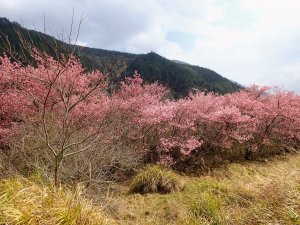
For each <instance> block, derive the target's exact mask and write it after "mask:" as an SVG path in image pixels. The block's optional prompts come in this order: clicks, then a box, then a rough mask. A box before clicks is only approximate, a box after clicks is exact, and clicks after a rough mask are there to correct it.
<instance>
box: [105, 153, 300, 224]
mask: <svg viewBox="0 0 300 225" xmlns="http://www.w3.org/2000/svg"><path fill="white" fill-rule="evenodd" d="M148 179H150V178H148ZM181 179H183V180H184V181H185V188H184V190H183V191H182V192H173V193H171V194H168V195H160V194H157V193H153V194H148V195H140V194H134V195H127V194H126V193H124V195H120V196H118V197H115V198H113V199H111V203H110V206H114V212H115V215H117V217H116V218H117V219H118V221H120V222H121V224H145V225H146V224H172V225H173V224H174V225H175V224H180V225H184V224H190V225H198V224H215V225H216V224H241V225H242V224H243V225H244V224H251V225H252V224H300V155H295V154H292V155H289V156H285V157H282V156H281V157H278V158H275V159H273V160H270V161H265V162H251V163H249V162H244V163H241V164H229V165H227V166H226V167H224V168H219V169H218V170H215V171H214V172H212V173H211V174H210V176H200V177H181Z"/></svg>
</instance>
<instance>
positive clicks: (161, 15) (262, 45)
mask: <svg viewBox="0 0 300 225" xmlns="http://www.w3.org/2000/svg"><path fill="white" fill-rule="evenodd" d="M73 8H74V28H73V31H74V32H73V38H75V35H76V32H75V31H76V30H77V28H78V23H79V20H80V17H81V15H83V16H84V21H83V23H82V25H81V27H80V34H79V38H78V41H77V43H78V44H80V45H83V46H89V47H95V48H102V49H108V50H117V51H123V52H131V53H148V52H150V51H154V52H156V53H158V54H160V55H162V56H164V57H166V58H168V59H177V60H181V61H184V62H187V63H190V64H193V65H199V66H202V67H206V68H209V69H212V70H214V71H216V72H217V73H219V74H221V75H222V76H224V77H226V78H229V79H231V80H234V81H236V82H238V83H241V84H243V85H246V86H247V85H251V84H254V83H255V84H260V85H271V86H273V85H278V86H280V87H282V88H283V89H286V90H291V91H295V92H297V93H300V0H51V1H49V0H0V17H7V18H8V19H10V20H13V21H16V22H19V23H21V24H22V25H24V26H25V27H27V28H31V29H36V30H39V31H44V28H45V29H46V32H47V33H48V34H51V35H54V36H55V37H59V38H61V37H62V36H63V37H65V38H66V37H67V36H68V33H69V31H70V27H71V21H72V14H73ZM44 18H45V20H44ZM44 22H45V23H44ZM44 24H46V26H44Z"/></svg>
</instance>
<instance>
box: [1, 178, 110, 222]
mask: <svg viewBox="0 0 300 225" xmlns="http://www.w3.org/2000/svg"><path fill="white" fill-rule="evenodd" d="M0 224H20V225H23V224H24V225H25V224H26V225H37V224H40V225H56V224H64V225H105V224H114V222H113V221H112V220H110V219H109V218H108V217H107V216H106V215H105V213H104V212H103V211H102V210H101V209H100V208H97V207H95V206H94V205H93V204H92V203H91V202H90V201H88V200H87V199H85V198H84V197H82V189H81V188H77V189H76V190H74V191H70V190H66V189H64V188H54V187H51V186H48V185H41V184H37V183H36V182H32V181H30V180H28V179H25V178H23V177H15V178H10V179H5V180H1V181H0Z"/></svg>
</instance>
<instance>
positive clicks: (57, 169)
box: [54, 156, 59, 187]
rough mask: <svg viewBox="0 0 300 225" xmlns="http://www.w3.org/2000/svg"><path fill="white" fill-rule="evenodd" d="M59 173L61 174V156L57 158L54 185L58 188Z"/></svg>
mask: <svg viewBox="0 0 300 225" xmlns="http://www.w3.org/2000/svg"><path fill="white" fill-rule="evenodd" d="M58 173H59V156H57V157H55V168H54V185H55V187H57V186H58V180H59V178H58Z"/></svg>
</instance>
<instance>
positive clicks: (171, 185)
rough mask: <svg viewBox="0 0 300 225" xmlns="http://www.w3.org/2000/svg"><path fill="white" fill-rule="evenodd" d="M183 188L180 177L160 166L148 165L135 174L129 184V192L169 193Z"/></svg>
mask: <svg viewBox="0 0 300 225" xmlns="http://www.w3.org/2000/svg"><path fill="white" fill-rule="evenodd" d="M183 188H184V183H183V180H182V178H180V176H178V175H177V174H176V173H174V172H172V171H171V170H168V169H165V168H163V167H161V166H157V165H156V166H148V167H147V168H146V169H145V170H143V171H141V172H140V173H139V174H137V175H136V176H135V177H134V178H133V180H132V182H131V185H130V188H129V189H130V190H129V192H130V193H141V194H146V193H155V192H157V193H162V194H166V193H171V192H176V191H181V190H182V189H183Z"/></svg>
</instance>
